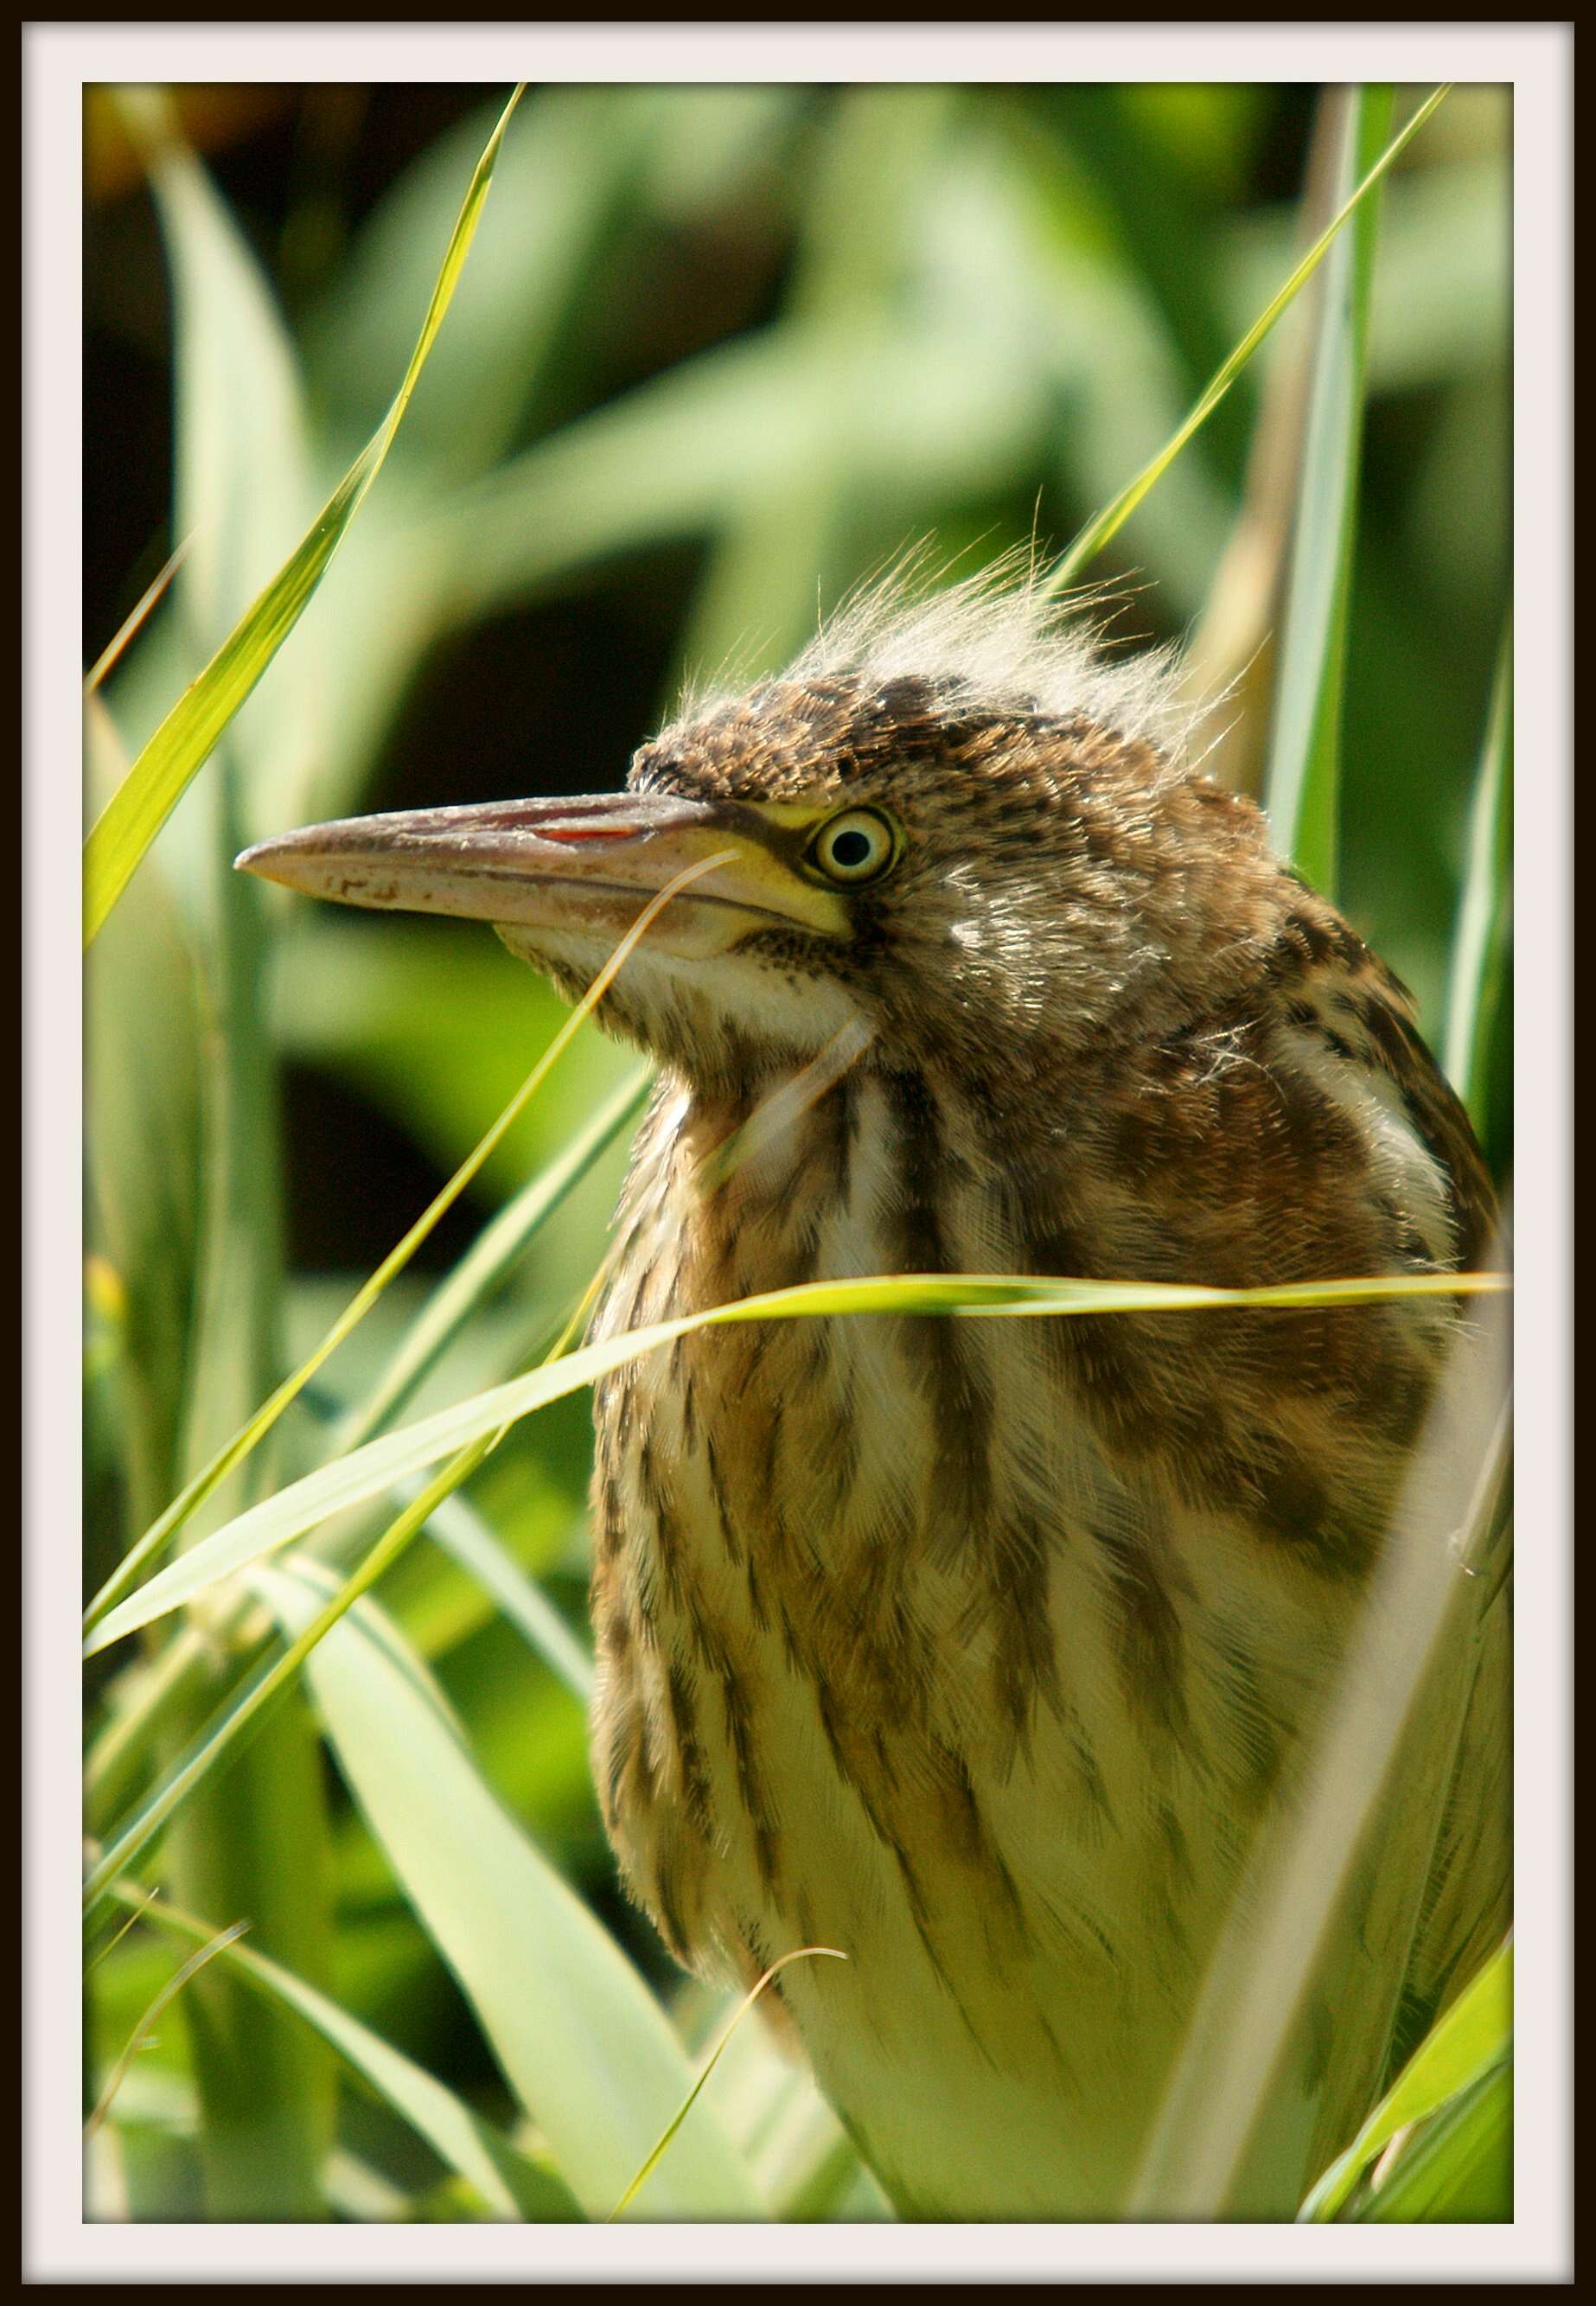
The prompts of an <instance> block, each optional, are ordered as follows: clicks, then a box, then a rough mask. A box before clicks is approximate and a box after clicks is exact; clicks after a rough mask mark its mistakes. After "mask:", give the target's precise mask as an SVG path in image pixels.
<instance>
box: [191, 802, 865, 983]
mask: <svg viewBox="0 0 1596 2306" xmlns="http://www.w3.org/2000/svg"><path fill="white" fill-rule="evenodd" d="M778 844H779V846H778V845H773V844H772V841H771V840H770V839H769V838H768V837H767V828H766V827H765V826H764V824H763V823H762V821H761V818H760V816H759V814H758V812H757V811H756V810H754V809H752V808H749V807H747V806H746V805H743V804H741V803H736V802H730V803H718V802H704V801H691V800H680V799H674V798H672V797H669V796H665V795H661V794H652V793H614V794H600V795H597V796H594V797H593V798H591V799H577V800H557V801H496V802H493V803H491V804H490V805H488V806H486V807H466V808H431V809H417V810H414V811H411V810H404V811H397V812H395V813H393V814H391V815H388V816H351V817H346V818H343V819H342V820H340V821H339V822H337V823H335V824H312V825H306V826H305V827H304V828H303V830H302V831H300V832H297V833H283V834H281V835H280V836H279V837H278V838H277V839H276V840H273V841H261V842H260V843H259V844H258V845H257V846H256V847H255V848H253V849H248V850H245V851H244V853H243V856H242V857H240V858H238V860H237V862H238V867H239V869H240V870H241V871H243V872H246V873H258V874H260V876H261V877H262V878H263V879H264V880H268V881H277V882H281V883H282V884H283V885H284V886H285V887H286V888H290V889H299V890H303V892H304V893H305V894H307V895H308V896H312V897H329V898H331V899H332V900H333V901H334V902H335V903H337V904H344V905H364V906H369V907H372V908H375V909H377V910H382V911H400V912H421V913H448V914H452V915H455V916H456V917H457V918H463V919H466V920H481V921H491V922H492V923H493V924H494V926H495V927H498V928H500V929H519V930H530V931H533V932H537V931H543V932H551V933H557V934H561V935H563V934H568V933H570V932H576V933H578V934H579V933H582V932H587V933H590V934H592V935H595V936H599V937H607V938H613V937H616V936H619V935H622V934H624V932H625V930H626V929H627V928H628V927H630V925H631V923H632V922H633V921H634V920H635V919H636V916H637V914H638V912H639V911H640V910H642V908H643V906H644V904H646V903H647V901H648V900H649V898H650V897H652V896H654V895H656V894H657V893H658V892H659V891H660V890H661V889H662V888H663V887H664V886H665V885H666V884H667V883H668V882H669V881H670V880H672V879H674V878H675V876H676V875H677V874H679V873H680V872H682V871H684V870H685V869H686V868H687V867H688V866H691V865H704V866H706V867H708V868H709V869H707V870H705V871H704V873H703V874H702V875H700V876H699V877H698V878H697V879H696V880H695V881H694V882H693V883H692V884H691V885H690V886H689V887H688V888H687V890H685V891H684V892H683V893H682V894H681V895H680V896H679V897H677V898H674V899H673V900H672V901H671V902H670V905H669V906H668V907H667V908H666V910H665V911H664V913H663V914H662V915H661V918H660V920H659V921H658V923H657V924H656V925H655V927H653V929H651V931H650V933H649V942H650V943H651V944H660V945H662V946H664V947H665V948H667V949H668V950H670V951H672V952H681V953H687V954H709V953H714V952H724V951H726V950H727V949H728V948H729V947H730V945H732V944H736V943H737V942H738V939H739V938H740V937H741V936H743V935H746V934H747V931H748V930H749V928H751V927H756V926H758V925H759V924H760V922H761V921H762V920H763V921H764V923H765V924H766V925H767V926H768V925H771V924H783V925H785V926H787V927H804V928H807V929H810V930H815V931H818V932H820V933H821V934H822V935H843V934H845V933H846V930H847V927H848V921H847V916H846V914H845V912H844V910H843V909H842V906H841V902H840V901H839V900H838V899H837V898H836V897H835V896H833V895H832V893H831V892H830V891H829V890H827V889H825V888H824V887H821V886H818V885H817V884H815V883H813V882H811V881H810V880H809V879H807V876H806V875H803V874H802V873H801V872H799V871H798V870H797V869H796V865H795V862H789V859H788V854H784V853H779V847H780V849H781V850H789V844H788V843H784V842H781V841H780V836H779V835H778ZM712 859H713V860H714V861H713V864H712V863H711V860H712Z"/></svg>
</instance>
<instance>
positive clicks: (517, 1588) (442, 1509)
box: [427, 1498, 593, 1705]
mask: <svg viewBox="0 0 1596 2306" xmlns="http://www.w3.org/2000/svg"><path fill="white" fill-rule="evenodd" d="M427 1533H428V1535H429V1536H430V1537H431V1540H432V1542H433V1543H434V1544H435V1545H437V1546H438V1547H440V1550H442V1551H443V1552H445V1553H447V1554H448V1557H449V1559H451V1560H452V1561H455V1562H457V1563H458V1565H459V1567H461V1568H462V1569H463V1570H465V1574H466V1576H468V1577H474V1579H475V1580H476V1582H477V1584H479V1585H480V1586H481V1587H482V1590H483V1592H484V1593H487V1594H488V1595H489V1596H490V1597H491V1600H492V1601H493V1602H494V1603H495V1604H496V1606H497V1607H498V1609H499V1613H500V1615H501V1616H502V1617H503V1618H505V1619H506V1621H507V1623H508V1624H509V1625H512V1626H514V1627H515V1628H516V1632H517V1633H518V1634H519V1635H520V1636H521V1637H522V1639H523V1640H524V1641H525V1643H526V1644H527V1646H528V1648H529V1649H531V1650H533V1651H534V1652H535V1653H536V1654H537V1655H538V1656H539V1657H541V1658H542V1661H543V1663H544V1664H545V1665H546V1666H547V1667H548V1668H549V1669H550V1672H552V1673H556V1674H558V1675H559V1678H560V1680H561V1681H563V1682H564V1684H565V1686H566V1687H567V1688H568V1690H569V1691H570V1693H571V1695H572V1696H573V1697H574V1698H576V1701H577V1703H578V1704H581V1705H585V1704H587V1702H588V1700H589V1699H590V1698H591V1697H592V1695H593V1659H592V1658H591V1657H590V1656H589V1654H588V1653H587V1651H586V1650H585V1649H584V1647H583V1645H582V1644H581V1643H580V1642H579V1641H578V1640H577V1638H576V1635H575V1634H574V1633H573V1632H572V1631H571V1629H570V1627H569V1626H568V1625H567V1623H566V1621H565V1619H564V1618H562V1617H561V1616H560V1614H559V1610H557V1609H556V1608H555V1606H554V1604H553V1602H552V1601H550V1599H549V1597H548V1595H547V1594H546V1593H542V1591H541V1590H540V1589H539V1587H538V1586H536V1585H535V1584H533V1581H532V1579H531V1578H530V1577H529V1576H527V1575H526V1572H525V1570H524V1569H523V1568H522V1567H521V1565H520V1563H519V1562H518V1561H516V1560H515V1559H512V1558H511V1556H510V1555H509V1554H508V1553H507V1552H506V1551H505V1550H504V1548H503V1546H502V1545H500V1544H499V1540H498V1539H497V1538H496V1537H495V1536H494V1535H493V1533H492V1531H491V1529H489V1527H488V1525H487V1524H486V1523H485V1522H484V1521H483V1520H482V1517H481V1516H480V1515H478V1514H476V1513H474V1511H473V1510H472V1508H471V1507H470V1506H468V1505H467V1504H466V1503H465V1499H462V1498H448V1499H446V1500H445V1501H444V1503H443V1504H442V1505H440V1506H439V1507H436V1508H435V1510H434V1512H433V1515H432V1518H431V1521H430V1522H429V1523H428V1525H427Z"/></svg>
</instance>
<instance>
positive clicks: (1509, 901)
mask: <svg viewBox="0 0 1596 2306" xmlns="http://www.w3.org/2000/svg"><path fill="white" fill-rule="evenodd" d="M1512 913H1513V619H1512V617H1511V615H1509V617H1508V619H1507V628H1506V632H1505V633H1504V634H1503V636H1502V653H1501V655H1500V656H1499V657H1498V660H1497V675H1496V681H1495V685H1494V687H1493V688H1492V690H1491V697H1490V713H1489V719H1488V721H1487V723H1486V730H1485V743H1484V746H1483V747H1482V749H1481V756H1480V773H1479V776H1478V778H1477V779H1476V781H1475V785H1474V800H1473V806H1472V809H1471V811H1470V816H1469V853H1468V862H1467V864H1466V866H1465V867H1464V884H1463V895H1462V899H1461V901H1460V902H1459V905H1458V909H1457V928H1456V932H1455V935H1454V937H1453V940H1452V969H1451V978H1450V982H1449V983H1448V985H1447V1034H1446V1042H1445V1046H1444V1051H1443V1055H1442V1060H1441V1063H1442V1069H1443V1071H1444V1072H1445V1073H1446V1075H1447V1080H1449V1081H1450V1082H1451V1084H1452V1086H1453V1088H1454V1089H1455V1090H1456V1091H1457V1094H1458V1096H1459V1097H1461V1098H1462V1099H1463V1101H1464V1105H1465V1106H1467V1107H1468V1110H1469V1118H1470V1120H1471V1121H1472V1123H1473V1124H1474V1127H1475V1130H1476V1131H1477V1132H1478V1133H1479V1134H1480V1136H1481V1138H1483V1137H1484V1135H1485V1123H1486V1118H1487V1115H1486V1112H1485V1103H1486V1089H1487V1081H1488V1074H1489V1065H1488V1063H1487V1060H1488V1058H1489V1053H1490V1046H1491V1040H1492V1037H1493V1035H1494V1033H1495V1031H1496V1027H1497V1021H1498V1016H1499V1013H1500V1011H1501V1005H1502V991H1503V985H1504V981H1505V978H1506V963H1507V944H1508V937H1509V935H1510V925H1511V921H1512Z"/></svg>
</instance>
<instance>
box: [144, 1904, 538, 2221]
mask: <svg viewBox="0 0 1596 2306" xmlns="http://www.w3.org/2000/svg"><path fill="white" fill-rule="evenodd" d="M129 1902H132V1903H137V1904H141V1911H142V1915H143V1918H144V1919H145V1921H147V1922H148V1923H149V1924H150V1925H151V1926H153V1927H155V1928H157V1929H164V1930H169V1931H171V1932H172V1934H174V1935H175V1936H177V1937H182V1938H192V1939H198V1940H201V1941H209V1943H210V1945H211V1946H212V1948H213V1949H214V1950H215V1951H217V1952H220V1953H221V1954H222V1956H223V1958H224V1959H225V1960H226V1962H227V1963H228V1965H229V1967H230V1968H232V1969H235V1970H236V1971H237V1973H238V1975H239V1977H242V1978H243V1980H244V1982H245V1984H246V1985H248V1986H251V1987H252V1988H253V1990H254V1991H255V1992H256V1993H257V1994H262V1995H264V1996H265V1997H266V1998H267V1999H268V2000H269V2001H271V2002H274V2003H279V2004H280V2005H281V2006H282V2007H283V2008H285V2009H287V2010H292V2011H295V2012H296V2013H297V2014H298V2016H299V2017H301V2018H303V2020H304V2021H305V2023H306V2024H307V2025H308V2026H313V2027H314V2028H315V2029H316V2031H317V2032H318V2033H319V2034H320V2036H321V2037H322V2038H323V2040H324V2041H326V2042H328V2043H329V2044H330V2046H332V2048H333V2049H335V2050H336V2051H337V2053H338V2054H339V2056H340V2057H342V2058H343V2059H345V2060H346V2063H348V2064H349V2065H350V2066H351V2067H352V2068H353V2069H354V2071H355V2072H356V2073H357V2074H359V2075H360V2076H361V2077H362V2078H363V2080H365V2081H366V2082H368V2083H369V2084H370V2085H371V2088H372V2089H374V2090H375V2091H376V2093H377V2095H378V2096H379V2097H380V2098H382V2099H384V2100H385V2101H386V2102H387V2104H388V2105H390V2106H391V2107H392V2108H393V2110H394V2112H395V2113H396V2114H397V2115H398V2116H399V2117H400V2119H401V2120H402V2121H404V2122H408V2123H409V2125H410V2127H411V2128H412V2129H413V2130H414V2131H415V2132H416V2134H417V2136H418V2137H421V2138H424V2139H426V2141H427V2143H428V2145H429V2146H431V2148H432V2150H433V2152H434V2153H435V2154H436V2155H437V2156H438V2157H439V2159H440V2161H442V2162H445V2163H447V2164H448V2167H449V2168H450V2169H451V2170H454V2171H456V2172H457V2174H459V2176H461V2177H462V2178H464V2179H465V2181H466V2182H467V2183H468V2184H469V2185H472V2186H474V2187H475V2188H476V2191H478V2193H479V2194H481V2196H482V2199H483V2200H484V2201H485V2202H486V2203H487V2205H488V2207H489V2208H490V2209H491V2210H492V2211H493V2212H494V2214H495V2215H496V2216H499V2217H503V2218H517V2217H518V2218H527V2219H540V2220H550V2219H556V2218H569V2217H574V2216H578V2215H579V2213H578V2212H577V2210H576V2204H575V2202H574V2201H573V2200H572V2199H571V2197H570V2196H569V2195H568V2193H567V2192H566V2191H565V2189H564V2187H562V2186H561V2185H560V2184H559V2182H558V2180H556V2179H554V2178H552V2177H550V2175H549V2174H547V2173H546V2172H544V2171H542V2170H541V2169H539V2167H538V2165H536V2163H534V2162H531V2161H528V2159H527V2157H525V2155H524V2154H521V2153H518V2152H517V2151H516V2148H515V2147H513V2146H512V2145H511V2144H510V2142H509V2140H508V2139H507V2138H504V2137H502V2136H501V2135H500V2134H499V2131H496V2130H495V2129H494V2128H493V2125H492V2124H491V2122H484V2121H483V2120H482V2116H481V2115H480V2114H474V2113H473V2111H472V2109H471V2108H470V2106H468V2105H465V2103H464V2101H463V2100H462V2099H460V2098H458V2097H456V2095H455V2093H454V2092H453V2090H450V2089H447V2088H445V2087H444V2085H443V2084H442V2083H441V2082H440V2081H439V2080H437V2079H436V2078H435V2076H433V2075H431V2074H430V2073H428V2072H427V2071H426V2070H425V2068H424V2067H422V2066H418V2065H417V2064H416V2063H415V2062H414V2059H413V2058H407V2057H406V2056H405V2054H404V2052H403V2051H402V2050H396V2049H395V2048H394V2047H393V2046H392V2045H391V2044H390V2043H388V2042H385V2041H383V2039H382V2038H381V2037H380V2035H377V2034H374V2033H373V2032H372V2031H371V2028H370V2027H369V2026H363V2024H362V2023H361V2021H360V2020H359V2019H358V2018H354V2017H352V2016H351V2015H350V2013H349V2011H347V2010H344V2009H341V2008H340V2007H339V2005H338V2004H337V2003H336V2002H333V2001H331V2000H330V1999H329V1997H328V1996H327V1995H326V1994H320V1993H318V1992H317V1990H316V1988H315V1987H314V1986H309V1985H307V1984H306V1982H305V1980H304V1979H303V1977H295V1976H294V1972H293V1971H292V1970H290V1969H284V1968H283V1966H282V1964H281V1963H280V1962H275V1961H269V1960H268V1959H267V1958H266V1956H265V1955H264V1954H262V1953H260V1952H257V1951H256V1949H255V1948H254V1947H252V1946H248V1945H240V1944H238V1943H236V1941H229V1942H227V1943H223V1944H218V1942H217V1941H216V1940H215V1939H213V1938H212V1937H211V1934H210V1932H209V1928H208V1926H207V1925H206V1924H205V1923H203V1922H201V1921H198V1920H196V1919H195V1918H194V1917H193V1916H192V1915H190V1914H185V1913H182V1912H180V1911H178V1910H177V1909H175V1908H174V1907H172V1906H170V1905H168V1904H167V1903H166V1900H164V1899H157V1900H153V1901H152V1902H149V1903H147V1904H144V1903H142V1902H141V1901H140V1900H129Z"/></svg>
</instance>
